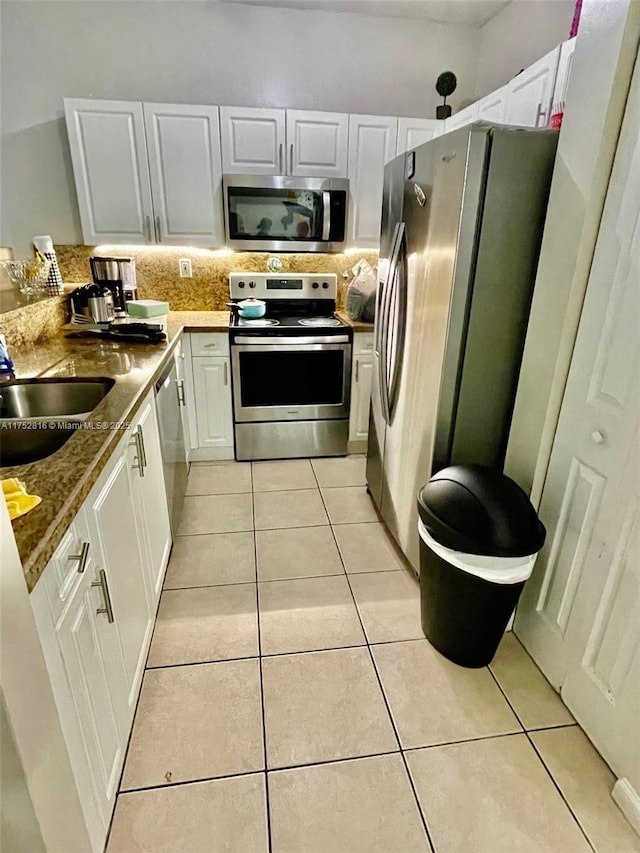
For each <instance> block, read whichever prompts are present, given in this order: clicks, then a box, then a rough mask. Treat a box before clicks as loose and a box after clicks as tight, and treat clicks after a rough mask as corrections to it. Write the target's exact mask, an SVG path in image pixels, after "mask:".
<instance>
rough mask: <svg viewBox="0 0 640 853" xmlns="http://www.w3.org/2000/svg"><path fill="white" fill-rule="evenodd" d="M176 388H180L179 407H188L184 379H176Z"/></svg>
mask: <svg viewBox="0 0 640 853" xmlns="http://www.w3.org/2000/svg"><path fill="white" fill-rule="evenodd" d="M176 386H177V388H178V405H179V406H184V405H186V401H185V396H184V379H176Z"/></svg>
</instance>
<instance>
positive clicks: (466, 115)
mask: <svg viewBox="0 0 640 853" xmlns="http://www.w3.org/2000/svg"><path fill="white" fill-rule="evenodd" d="M478 103H479V102H478V101H476V102H475V104H471V105H470V106H468V107H465V108H464V109H463V110H460V112H458V113H455V114H454V115H452V116H451V117H450V118H446V119H445V120H444V132H445V133H449V131H451V130H457V129H458V128H459V127H465V126H466V125H468V124H471V122H472V121H477V119H478Z"/></svg>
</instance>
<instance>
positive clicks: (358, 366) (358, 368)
mask: <svg viewBox="0 0 640 853" xmlns="http://www.w3.org/2000/svg"><path fill="white" fill-rule="evenodd" d="M359 376H360V362H359V361H358V360H357V359H356V382H357V381H358V378H359Z"/></svg>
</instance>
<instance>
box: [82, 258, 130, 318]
mask: <svg viewBox="0 0 640 853" xmlns="http://www.w3.org/2000/svg"><path fill="white" fill-rule="evenodd" d="M89 264H90V266H91V277H92V278H93V280H94V282H95V283H96V284H99V285H101V286H103V287H105V286H106V287H108V288H109V290H110V291H111V293H112V295H113V307H114V309H115V315H116V317H126V315H127V302H129V301H130V300H131V299H137V298H138V289H137V287H136V261H135V258H125V257H111V258H107V257H93V256H92V257H90V258H89Z"/></svg>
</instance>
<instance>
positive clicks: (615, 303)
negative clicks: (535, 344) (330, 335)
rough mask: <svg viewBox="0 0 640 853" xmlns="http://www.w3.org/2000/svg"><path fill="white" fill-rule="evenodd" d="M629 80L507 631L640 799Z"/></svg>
mask: <svg viewBox="0 0 640 853" xmlns="http://www.w3.org/2000/svg"><path fill="white" fill-rule="evenodd" d="M639 186H640V71H639V69H638V67H636V72H635V76H634V80H633V82H632V87H631V92H630V96H629V101H628V103H627V109H626V114H625V118H624V122H623V125H622V131H621V136H620V140H619V144H618V149H617V153H616V159H615V162H614V167H613V172H612V176H611V181H610V184H609V189H608V192H607V198H606V203H605V208H604V213H603V218H602V222H601V227H600V233H599V236H598V241H597V244H596V251H595V255H594V260H593V265H592V269H591V275H590V279H589V285H588V288H587V294H586V299H585V304H584V308H583V313H582V317H581V321H580V328H579V332H578V337H577V340H576V346H575V350H574V355H573V361H572V364H571V370H570V374H569V378H568V382H567V388H566V391H565V397H564V400H563V405H562V411H561V414H560V420H559V423H558V430H557V434H556V438H555V442H554V446H553V451H552V455H551V460H550V467H549V472H548V475H547V481H546V483H545V488H544V492H543V495H542V501H541V506H540V514H541V517H542V520H543V522H544V523H545V525H546V526H547V532H548V537H547V543H546V544H545V547H544V549H543V551H542V552H541V555H540V557H539V558H538V563H537V565H536V569H535V572H534V576H533V577H532V579H531V581H530V582H529V583H528V584H527V586H526V587H525V591H524V595H523V598H522V601H521V604H520V606H519V607H518V612H517V615H516V622H515V631H516V633H517V634H518V636H519V637H520V638H521V639H522V641H523V642H524V644H525V646H526V647H527V648H528V649H529V651H530V652H531V654H532V655H533V657H534V659H535V660H536V662H537V663H538V664H539V665H540V667H541V668H542V670H543V671H544V673H545V674H546V675H547V677H548V678H549V680H550V681H551V682H552V684H554V685H555V686H556V687H558V688H560V689H561V692H562V696H563V698H564V700H565V701H566V703H567V705H568V706H569V707H570V709H571V710H572V712H573V713H574V715H575V717H576V719H577V720H578V721H579V722H580V723H581V725H582V726H583V728H584V729H585V731H586V732H587V734H588V735H589V737H590V738H591V739H592V740H593V742H594V743H595V744H596V746H597V747H598V749H599V750H600V752H601V753H602V755H603V756H604V758H605V759H606V760H607V761H608V762H609V764H610V765H611V767H612V769H613V770H614V772H615V773H616V774H617V775H618V776H619V777H626V778H627V779H628V780H629V782H630V783H631V785H632V786H633V787H635V790H636V792H640V726H639V725H638V720H639V719H640V657H639V654H640V651H639V647H640V566H639V561H638V542H637V536H638V495H639V480H640V477H639V476H638V473H639V465H638V423H639V418H640V411H639V410H640V405H639V400H640V394H639V393H638V392H639V390H640V388H639V381H640V369H639V363H640V355H639V353H640V346H639V342H640V335H639V334H638V332H639V330H640V286H639V284H640V192H639V191H638V187H639Z"/></svg>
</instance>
